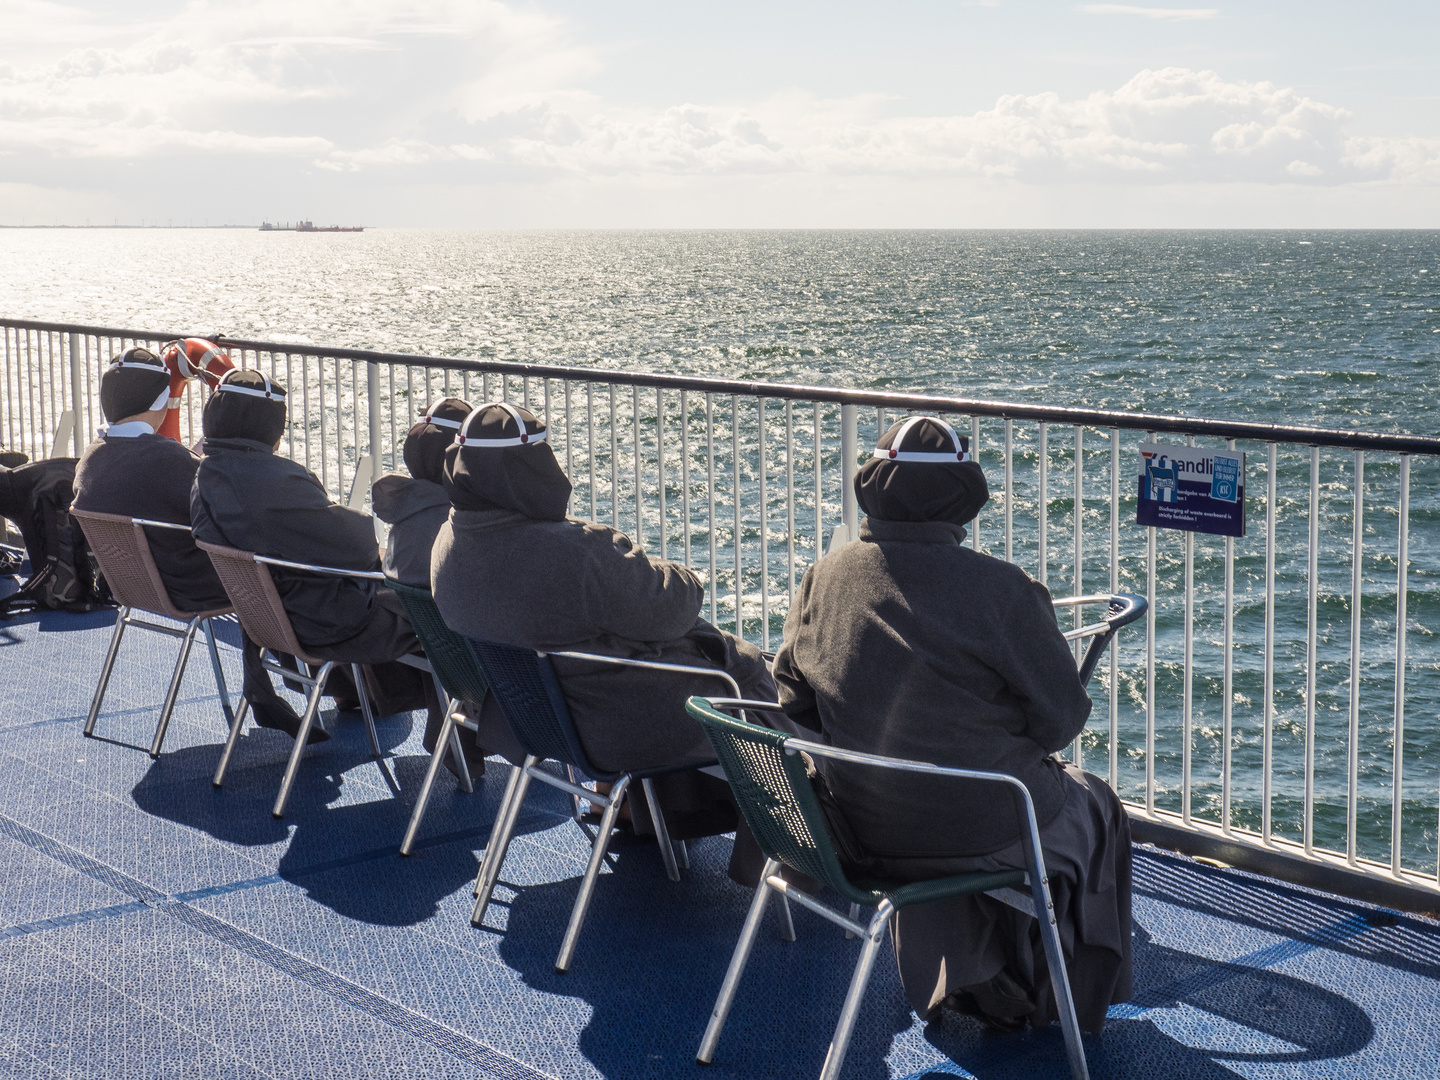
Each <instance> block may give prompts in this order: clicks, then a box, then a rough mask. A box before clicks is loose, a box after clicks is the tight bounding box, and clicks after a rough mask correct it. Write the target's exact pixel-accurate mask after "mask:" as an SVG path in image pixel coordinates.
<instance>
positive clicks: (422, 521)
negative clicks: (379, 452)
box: [370, 397, 523, 775]
mask: <svg viewBox="0 0 1440 1080" xmlns="http://www.w3.org/2000/svg"><path fill="white" fill-rule="evenodd" d="M469 415H470V405H469V403H468V402H466V401H462V400H461V399H460V398H453V397H447V398H442V399H441V400H439V401H437V402H435V403H434V404H433V405H431V406H430V408H428V409H426V410H425V414H424V415H423V416H421V417H420V419H419V420H418V421H417V422H416V424H415V426H414V427H412V428H411V429H410V432H409V434H408V435H406V436H405V448H404V453H403V458H404V461H405V469H406V471H407V472H408V473H409V474H410V475H408V476H406V475H403V474H401V473H386V474H385V475H384V476H382V477H380V479H379V480H376V481H375V486H374V487H373V488H372V489H371V493H370V498H371V501H372V502H373V504H374V507H375V516H376V517H378V518H379V519H380V520H381V521H383V522H385V523H386V524H387V525H389V526H390V535H389V536H388V537H386V540H385V573H386V574H387V575H389V576H390V577H392V578H394V579H395V580H396V581H398V582H400V583H401V584H402V585H409V586H412V587H413V588H417V589H426V590H429V588H430V549H431V548H433V547H434V546H435V537H436V535H437V534H438V533H439V532H440V527H441V526H442V525H444V524H445V522H446V520H448V519H449V517H450V497H449V496H448V495H446V494H445V488H444V487H443V486H442V481H443V480H444V478H445V451H446V450H447V449H448V448H449V446H450V444H451V443H452V442H454V441H455V436H457V435H459V434H460V425H461V423H463V422H464V420H465V417H467V416H469ZM481 704H482V703H479V702H473V701H467V702H464V703H463V707H464V709H465V712H466V714H467V715H468V716H469V717H470V718H471V719H473V720H476V721H477V722H478V721H480V718H481V715H482V711H481ZM489 711H490V713H492V714H493V713H494V709H493V707H492V709H491V710H489ZM443 719H444V717H443V716H442V715H441V714H440V713H439V712H432V713H431V715H430V719H429V722H428V723H427V724H426V727H425V737H424V739H423V740H422V741H423V745H424V747H425V749H426V750H429V751H431V752H433V751H434V749H435V743H436V740H437V739H439V737H440V727H441V722H442V720H443ZM489 720H490V724H489V726H488V728H487V729H486V730H485V736H486V741H485V745H484V746H482V745H481V744H480V743H479V742H478V741H477V739H476V735H475V733H474V732H472V731H470V730H469V729H468V728H465V729H462V731H461V733H460V744H461V747H462V749H463V750H464V751H465V761H466V764H467V765H468V767H469V769H470V772H471V773H472V774H475V775H479V774H480V773H483V772H484V771H485V755H486V750H485V746H494V747H496V748H497V749H498V750H499V751H500V752H502V753H506V756H507V757H515V756H521V755H520V751H519V748H518V747H515V748H513V749H512V748H511V746H510V744H512V743H513V742H514V739H513V738H512V737H511V736H510V734H509V732H508V731H507V730H505V724H504V720H503V718H502V717H500V716H498V715H491V716H490V717H489ZM521 757H522V760H523V756H521ZM445 765H446V767H447V768H449V769H451V770H452V771H453V769H454V768H455V766H454V764H453V763H452V761H451V759H450V758H449V756H446V758H445Z"/></svg>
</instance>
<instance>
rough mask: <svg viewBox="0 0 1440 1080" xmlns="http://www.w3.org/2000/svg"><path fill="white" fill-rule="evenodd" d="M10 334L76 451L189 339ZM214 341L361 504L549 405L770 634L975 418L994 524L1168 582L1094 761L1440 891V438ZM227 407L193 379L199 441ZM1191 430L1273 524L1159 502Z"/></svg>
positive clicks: (584, 476) (19, 374)
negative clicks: (462, 408) (892, 477)
mask: <svg viewBox="0 0 1440 1080" xmlns="http://www.w3.org/2000/svg"><path fill="white" fill-rule="evenodd" d="M0 329H3V350H0V363H3V381H0V385H3V388H4V390H3V392H4V395H5V396H4V406H3V408H0V443H3V444H5V445H6V446H8V447H10V448H12V449H19V450H25V451H27V452H29V453H31V454H32V456H37V457H38V456H45V455H46V454H47V453H48V452H49V451H50V450H51V449H53V447H52V446H51V441H52V440H53V435H54V432H55V430H56V428H57V427H58V426H60V425H61V420H62V416H63V414H64V413H66V412H69V413H71V414H73V415H74V416H75V417H76V418H77V422H76V423H75V425H74V432H73V435H72V436H71V438H70V439H69V440H68V446H69V448H70V449H71V450H72V451H73V452H79V450H80V449H81V448H82V447H83V446H84V444H85V442H86V441H87V440H88V438H89V437H91V436H92V435H93V432H94V430H95V428H96V426H97V424H98V422H99V419H100V414H99V407H98V377H99V373H100V371H101V370H102V369H103V366H104V364H105V363H107V362H108V360H109V358H110V356H111V355H112V354H114V353H117V352H119V351H120V350H121V349H122V348H124V347H127V346H129V345H131V344H142V345H148V346H149V347H151V348H158V347H159V345H160V344H161V343H162V342H163V341H164V340H167V339H169V338H172V337H176V336H179V335H178V334H159V333H153V332H143V331H132V330H114V329H107V328H97V327H83V326H68V325H58V324H49V323H37V322H29V321H24V320H7V319H0ZM212 337H213V338H214V339H215V340H219V341H220V342H221V344H223V345H224V346H225V347H226V348H227V349H228V351H229V352H230V354H231V357H232V359H234V360H236V361H237V362H238V363H241V364H243V365H244V366H248V367H257V368H261V369H263V370H264V371H265V372H266V373H267V374H269V375H271V376H272V377H274V378H277V379H278V380H279V381H280V382H281V383H283V384H284V385H285V386H287V387H288V388H289V390H290V402H291V424H290V427H289V431H288V433H287V436H286V439H285V442H284V443H283V444H282V451H283V452H285V453H287V454H289V456H291V457H292V458H294V459H295V460H297V461H300V462H303V463H304V464H305V465H306V466H307V467H309V468H311V469H312V470H314V471H315V472H316V473H317V475H319V476H320V478H321V480H322V482H323V483H324V484H325V486H326V488H327V489H328V490H329V491H330V492H331V493H332V495H333V496H334V497H335V498H337V499H342V498H345V497H346V496H347V495H353V496H354V499H353V500H352V502H362V501H363V496H364V488H365V487H367V486H368V479H365V478H366V477H369V476H371V475H377V476H378V475H379V473H380V472H383V471H385V470H387V469H395V468H398V467H401V465H400V454H399V450H400V448H401V447H402V446H403V443H404V438H405V433H406V431H407V430H408V429H409V427H410V425H411V424H412V423H413V422H414V420H415V419H416V418H417V417H418V415H419V413H420V412H421V411H423V409H424V408H425V407H426V406H427V405H428V404H429V402H430V401H431V400H432V399H433V398H434V397H435V396H437V395H444V394H454V395H456V396H459V397H463V398H465V399H467V400H469V401H471V402H472V403H479V402H482V401H486V400H493V399H498V398H504V399H506V400H509V401H512V402H517V403H522V404H524V405H526V406H527V407H528V408H530V409H532V410H533V411H534V412H535V413H536V414H538V415H540V416H542V417H543V418H544V419H545V421H546V423H547V425H548V426H549V427H550V429H551V432H552V434H551V441H552V446H553V447H554V449H555V451H556V453H557V455H559V457H560V460H561V463H562V464H563V465H564V467H565V470H566V472H567V474H568V475H569V476H570V478H571V480H572V482H573V484H574V489H575V490H574V495H573V497H572V502H571V511H572V513H575V514H577V515H581V516H585V517H591V518H596V519H598V520H602V521H605V522H607V523H611V524H614V525H616V526H618V527H620V528H623V529H624V530H626V531H627V532H628V533H629V534H630V535H631V536H632V537H633V538H634V539H635V540H636V541H637V542H638V543H640V544H642V545H645V546H646V547H647V548H648V549H649V550H652V551H656V552H658V553H659V554H660V555H662V556H664V557H667V558H674V559H679V560H682V561H684V562H686V563H689V564H691V565H693V566H695V567H696V568H697V569H698V570H699V571H700V572H701V573H702V575H704V577H705V579H706V582H707V594H706V611H705V614H706V615H707V616H708V617H709V618H710V619H711V620H712V621H713V622H716V623H717V624H719V625H721V626H724V627H726V628H727V629H731V630H733V631H735V632H737V633H741V634H743V635H744V636H746V637H748V638H750V639H751V640H753V641H755V642H756V643H757V644H759V645H761V646H762V647H772V648H773V647H775V646H776V645H778V643H779V640H780V635H781V632H782V626H783V620H784V616H785V613H786V612H787V611H788V608H789V600H790V597H791V596H792V595H793V593H794V590H795V587H796V585H797V583H798V580H799V577H800V576H801V575H802V574H803V572H804V569H805V567H806V566H807V565H808V564H809V563H810V562H812V561H813V560H814V559H815V558H816V557H817V556H818V555H819V554H820V553H821V552H822V551H823V550H824V549H825V544H826V542H827V541H828V539H829V537H830V534H831V532H832V531H833V530H834V529H835V528H837V527H844V528H846V529H849V530H853V529H854V528H855V527H856V526H857V525H858V515H859V511H858V507H857V506H856V503H855V498H854V493H853V488H852V485H851V481H852V480H853V478H854V475H855V472H856V471H857V469H858V466H859V463H860V461H861V457H862V454H863V453H865V452H868V449H869V447H871V446H873V445H874V442H873V440H874V439H875V438H876V437H877V436H878V434H879V433H880V432H881V431H883V430H884V429H885V427H886V426H887V424H888V422H890V421H893V420H894V419H897V418H898V417H900V416H901V415H904V414H905V413H907V412H912V411H925V412H930V413H935V414H938V415H942V416H946V417H947V418H949V419H950V420H951V422H952V423H954V424H956V425H957V428H958V429H959V430H962V431H965V432H967V433H968V434H969V436H970V439H971V445H972V452H973V453H974V455H975V458H976V460H978V461H980V462H981V464H982V465H983V466H984V467H985V469H986V472H987V475H988V477H989V478H990V481H991V484H992V495H993V497H992V500H991V502H990V503H989V504H988V505H987V506H986V507H985V509H984V510H983V511H982V512H981V514H980V516H979V518H978V519H977V520H976V521H974V522H972V523H971V530H970V539H969V543H971V544H972V545H974V546H975V547H976V548H977V549H979V550H982V551H988V552H990V553H991V554H994V555H996V556H999V557H1002V558H1005V559H1007V560H1009V561H1013V562H1016V563H1018V564H1019V565H1021V566H1023V567H1025V569H1027V570H1028V571H1030V572H1031V573H1033V574H1034V575H1035V576H1036V577H1038V578H1039V579H1040V580H1041V581H1043V582H1045V583H1047V584H1048V585H1049V586H1050V588H1051V591H1052V592H1053V593H1055V594H1056V595H1057V596H1060V595H1071V596H1079V595H1082V594H1084V593H1085V592H1086V591H1087V589H1088V590H1091V591H1096V590H1100V589H1106V590H1108V591H1110V592H1119V591H1129V592H1136V593H1141V594H1143V595H1145V596H1146V597H1147V599H1148V600H1149V602H1150V609H1149V611H1148V613H1147V615H1146V620H1145V624H1144V632H1143V635H1142V634H1139V633H1136V634H1129V633H1125V632H1122V634H1121V636H1120V638H1119V639H1117V643H1116V645H1117V647H1116V648H1115V649H1113V650H1112V651H1111V653H1110V655H1109V658H1108V662H1107V665H1106V667H1105V668H1104V669H1102V671H1101V673H1100V682H1101V687H1100V688H1099V689H1098V690H1097V692H1096V695H1095V697H1096V708H1095V712H1094V715H1093V717H1092V720H1091V723H1090V725H1089V727H1088V728H1087V730H1086V732H1085V733H1084V735H1083V737H1082V738H1081V739H1080V740H1078V741H1077V744H1076V745H1075V746H1074V747H1072V754H1073V755H1074V757H1075V759H1076V760H1077V761H1080V762H1082V763H1092V764H1093V765H1094V766H1095V767H1096V768H1097V769H1098V770H1099V771H1101V772H1102V773H1103V774H1105V775H1106V776H1107V777H1108V779H1109V781H1110V783H1111V784H1112V785H1113V786H1114V787H1115V788H1116V790H1117V791H1118V792H1119V793H1120V794H1121V796H1122V798H1124V799H1125V800H1126V801H1127V802H1128V803H1129V804H1130V805H1131V807H1132V810H1133V811H1134V812H1136V813H1139V814H1142V815H1145V816H1148V817H1150V818H1153V819H1155V820H1159V821H1162V822H1165V823H1170V824H1174V825H1176V826H1178V827H1180V828H1183V829H1187V830H1190V831H1193V832H1196V833H1205V834H1214V835H1217V836H1224V837H1228V838H1230V839H1233V840H1235V841H1237V842H1239V843H1242V844H1253V845H1256V846H1258V847H1262V848H1267V849H1270V850H1272V851H1278V852H1281V853H1288V854H1292V855H1294V856H1295V857H1297V858H1300V859H1305V860H1310V861H1318V862H1323V863H1329V864H1334V865H1338V866H1342V867H1348V868H1350V869H1352V870H1356V871H1358V872H1361V873H1364V874H1369V875H1378V876H1382V877H1387V878H1389V879H1392V880H1399V881H1403V882H1407V883H1409V884H1412V885H1421V886H1423V887H1428V888H1440V862H1437V855H1436V835H1437V831H1440V830H1437V827H1440V793H1437V788H1440V782H1437V774H1440V637H1437V630H1440V501H1437V496H1440V487H1437V485H1436V484H1435V483H1434V482H1433V473H1432V474H1429V475H1427V476H1426V479H1427V480H1429V481H1430V482H1429V483H1426V484H1425V485H1424V486H1423V487H1422V488H1421V489H1420V492H1421V494H1420V495H1419V496H1418V497H1412V491H1411V477H1412V470H1413V469H1415V468H1419V469H1421V470H1422V471H1423V470H1425V469H1430V468H1433V466H1434V463H1435V460H1436V456H1437V455H1440V439H1434V438H1426V437H1413V436H1403V435H1381V434H1373V435H1372V434H1363V433H1355V432H1344V431H1323V430H1318V429H1302V428H1293V427H1286V426H1283V425H1266V424H1255V423H1229V422H1225V421H1216V420H1205V419H1197V418H1187V417H1174V416H1153V415H1143V414H1127V413H1119V412H1102V411H1095V410H1084V409H1076V408H1056V407H1042V406H1032V405H1022V404H1014V403H1003V402H987V401H970V400H966V399H959V398H945V397H925V396H920V395H909V394H885V393H870V392H864V391H851V390H841V389H832V388H818V387H797V386H787V385H779V384H764V383H745V382H735V381H727V380H719V379H698V378H672V377H660V376H653V375H648V374H640V373H632V372H608V371H594V370H585V369H578V368H557V367H547V366H539V365H530V364H520V363H509V362H504V361H468V360H456V359H448V358H440V357H422V356H408V355H396V354H386V353H378V352H367V351H363V350H347V349H327V348H319V347H315V346H308V345H298V344H283V343H274V342H259V341H240V340H232V339H226V338H223V337H218V336H213V335H212ZM202 404H203V400H202V397H201V394H200V393H197V392H196V391H192V392H191V393H190V394H187V396H186V402H185V405H184V412H183V413H182V430H183V431H184V433H185V438H186V439H187V440H195V439H198V437H199V433H200V411H201V407H202ZM1057 429H1058V430H1057ZM1161 436H1164V437H1169V438H1171V439H1172V441H1173V440H1176V439H1184V440H1185V441H1188V442H1191V443H1194V442H1195V441H1196V440H1197V439H1199V440H1202V441H1205V442H1206V443H1208V444H1212V445H1217V446H1220V445H1223V446H1226V447H1231V448H1239V449H1241V450H1245V451H1248V452H1249V458H1248V480H1249V490H1248V491H1247V493H1246V495H1247V502H1248V503H1249V507H1250V522H1249V530H1248V535H1246V536H1245V537H1242V538H1239V539H1228V538H1227V539H1222V538H1216V537H1210V536H1204V535H1198V534H1192V533H1175V532H1169V531H1157V530H1155V529H1147V528H1142V527H1140V526H1138V525H1136V524H1135V495H1136V486H1137V476H1138V471H1139V466H1138V453H1137V451H1136V443H1138V442H1139V441H1141V440H1142V439H1144V440H1151V439H1154V438H1156V437H1161ZM372 463H373V464H374V466H375V467H374V468H373V470H372V469H371V464H372ZM357 474H358V476H359V478H360V481H361V482H360V484H359V486H358V490H354V491H347V488H346V485H347V483H349V482H351V481H352V478H356V477H357ZM1077 508H1078V509H1079V513H1077V512H1076V510H1077ZM1412 518H1413V526H1414V530H1415V531H1414V533H1413V535H1412ZM1077 617H1078V615H1077ZM1077 625H1078V624H1077ZM1407 721H1410V722H1409V723H1408V724H1407Z"/></svg>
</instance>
